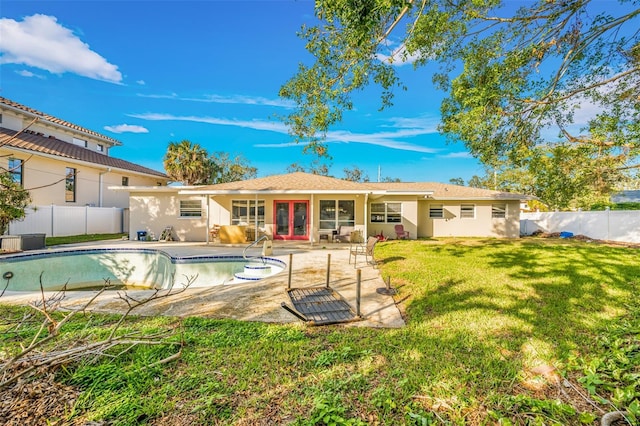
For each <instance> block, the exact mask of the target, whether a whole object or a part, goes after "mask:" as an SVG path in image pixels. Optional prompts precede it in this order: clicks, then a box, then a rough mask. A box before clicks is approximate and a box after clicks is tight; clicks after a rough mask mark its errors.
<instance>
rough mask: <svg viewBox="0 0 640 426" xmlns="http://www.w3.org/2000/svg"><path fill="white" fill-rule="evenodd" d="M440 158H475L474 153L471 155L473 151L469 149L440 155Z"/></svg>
mask: <svg viewBox="0 0 640 426" xmlns="http://www.w3.org/2000/svg"><path fill="white" fill-rule="evenodd" d="M438 158H473V155H471V153H470V152H467V151H460V152H449V153H447V154H442V155H438Z"/></svg>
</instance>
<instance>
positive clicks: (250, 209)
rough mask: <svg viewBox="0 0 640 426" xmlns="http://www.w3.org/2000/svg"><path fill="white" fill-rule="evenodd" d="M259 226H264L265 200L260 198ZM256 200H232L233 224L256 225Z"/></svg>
mask: <svg viewBox="0 0 640 426" xmlns="http://www.w3.org/2000/svg"><path fill="white" fill-rule="evenodd" d="M257 214H258V227H264V200H258V212H257ZM255 223H256V200H231V224H232V225H255Z"/></svg>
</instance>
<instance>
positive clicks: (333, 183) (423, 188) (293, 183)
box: [186, 172, 532, 200]
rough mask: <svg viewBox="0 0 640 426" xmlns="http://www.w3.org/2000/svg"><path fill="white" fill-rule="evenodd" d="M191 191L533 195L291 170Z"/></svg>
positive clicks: (468, 196) (449, 196)
mask: <svg viewBox="0 0 640 426" xmlns="http://www.w3.org/2000/svg"><path fill="white" fill-rule="evenodd" d="M186 191H188V192H189V193H215V192H217V191H220V192H226V191H230V192H232V191H249V192H251V191H256V192H267V191H269V192H287V191H291V192H305V191H306V192H313V191H322V192H332V191H335V192H351V193H363V194H364V193H367V192H376V193H378V194H385V193H386V194H389V195H392V194H393V193H399V192H402V193H405V194H406V193H415V194H425V193H432V195H431V198H433V199H435V200H437V199H441V200H445V199H463V200H464V199H469V200H471V199H475V200H478V199H491V200H495V199H503V200H524V199H530V198H532V197H530V196H527V195H523V194H514V193H510V192H500V191H491V190H488V189H481V188H470V187H466V186H459V185H449V184H444V183H437V182H363V183H359V182H351V181H347V180H343V179H336V178H332V177H327V176H321V175H314V174H310V173H302V172H296V173H289V174H282V175H273V176H267V177H263V178H258V179H250V180H245V181H236V182H229V183H221V184H217V185H208V186H199V187H191V188H189V189H187V190H186Z"/></svg>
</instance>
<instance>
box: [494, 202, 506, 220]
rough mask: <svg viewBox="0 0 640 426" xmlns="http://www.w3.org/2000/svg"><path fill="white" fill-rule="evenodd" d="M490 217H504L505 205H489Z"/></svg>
mask: <svg viewBox="0 0 640 426" xmlns="http://www.w3.org/2000/svg"><path fill="white" fill-rule="evenodd" d="M491 217H492V218H494V219H504V218H505V217H507V205H506V204H492V205H491Z"/></svg>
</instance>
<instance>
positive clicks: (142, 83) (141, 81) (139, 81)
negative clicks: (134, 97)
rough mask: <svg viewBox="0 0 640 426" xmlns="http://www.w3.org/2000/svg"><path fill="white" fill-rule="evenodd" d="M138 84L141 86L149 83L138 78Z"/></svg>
mask: <svg viewBox="0 0 640 426" xmlns="http://www.w3.org/2000/svg"><path fill="white" fill-rule="evenodd" d="M136 84H139V85H140V86H144V85H145V84H147V83H146V82H145V81H144V80H138V81H136Z"/></svg>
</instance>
